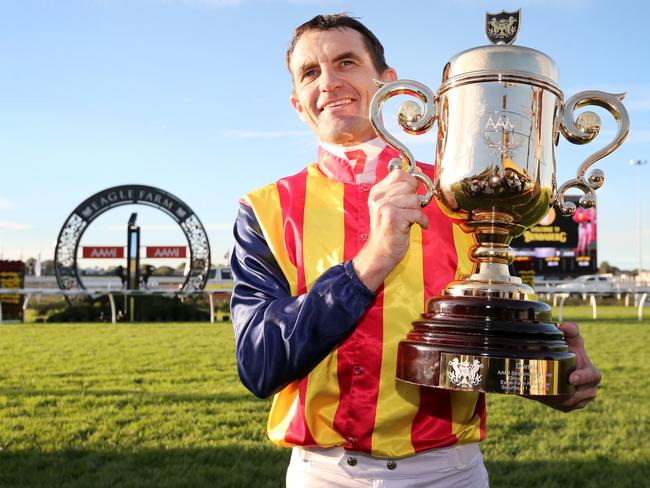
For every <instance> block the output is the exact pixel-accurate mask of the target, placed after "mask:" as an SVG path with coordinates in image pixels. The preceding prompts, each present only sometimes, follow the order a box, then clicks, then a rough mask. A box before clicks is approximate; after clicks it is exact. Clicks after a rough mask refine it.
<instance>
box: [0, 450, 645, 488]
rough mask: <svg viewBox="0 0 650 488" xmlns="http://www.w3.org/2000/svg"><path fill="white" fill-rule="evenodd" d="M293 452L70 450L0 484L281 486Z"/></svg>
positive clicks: (544, 464)
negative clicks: (290, 453)
mask: <svg viewBox="0 0 650 488" xmlns="http://www.w3.org/2000/svg"><path fill="white" fill-rule="evenodd" d="M288 460H289V450H285V449H279V448H274V447H272V446H268V447H258V446H242V447H232V446H223V447H212V448H200V449H198V448H197V449H191V448H188V449H164V448H161V449H149V450H137V451H134V452H110V451H84V450H66V451H58V452H52V453H43V452H39V451H18V452H4V453H0V486H3V487H4V486H11V487H48V488H49V487H54V486H57V487H65V488H72V487H74V488H78V487H88V486H92V487H143V488H144V487H147V488H148V487H198V488H200V487H208V486H210V487H215V486H218V487H223V488H228V487H255V488H265V487H280V486H284V474H285V470H286V466H287V463H288ZM486 464H487V467H488V471H489V473H490V481H491V486H493V487H499V488H501V487H521V486H534V487H546V488H551V487H562V488H565V487H576V488H577V487H581V488H582V487H593V488H596V487H607V488H612V487H617V488H626V487H638V486H647V485H646V484H645V483H646V482H647V479H648V476H650V472H649V471H650V469H649V468H650V465H649V464H648V463H617V462H612V461H609V460H607V459H595V460H593V461H575V462H571V461H561V460H558V461H554V462H550V461H540V462H516V461H512V462H500V461H494V462H487V463H486Z"/></svg>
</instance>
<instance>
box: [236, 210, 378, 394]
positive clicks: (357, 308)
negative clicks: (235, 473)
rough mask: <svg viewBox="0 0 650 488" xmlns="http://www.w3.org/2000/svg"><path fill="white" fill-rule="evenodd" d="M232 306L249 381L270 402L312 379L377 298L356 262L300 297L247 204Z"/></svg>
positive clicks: (241, 367)
mask: <svg viewBox="0 0 650 488" xmlns="http://www.w3.org/2000/svg"><path fill="white" fill-rule="evenodd" d="M234 233H235V250H234V252H233V254H232V258H231V266H232V272H233V278H234V280H235V285H234V288H233V293H232V298H231V302H230V308H231V312H232V319H233V326H234V328H235V340H236V355H237V368H238V371H239V377H240V379H241V381H242V383H243V384H244V385H245V386H246V387H247V388H248V389H249V390H250V391H251V392H253V393H254V394H255V395H256V396H258V397H260V398H265V397H267V396H269V395H272V394H274V393H277V392H278V391H280V390H281V389H282V388H284V387H285V386H286V385H287V384H289V383H291V382H292V381H294V380H297V379H299V378H302V377H304V376H305V375H307V373H309V371H310V370H311V369H312V368H314V367H315V366H316V365H317V364H318V363H320V362H321V361H322V360H323V359H324V358H325V357H326V356H327V355H328V354H329V353H330V352H331V351H332V350H333V349H334V348H335V347H336V346H337V344H339V343H340V342H341V341H342V340H343V339H344V338H345V337H346V336H347V335H348V334H349V333H350V332H351V331H352V329H353V328H354V326H355V323H356V322H357V321H358V320H359V319H360V318H361V316H362V315H363V314H364V313H365V311H366V310H367V308H368V307H369V306H370V305H371V304H372V302H373V301H374V299H375V295H374V293H372V292H371V291H370V290H369V289H368V288H367V287H366V286H365V285H364V284H363V283H362V282H361V281H360V280H359V278H358V276H357V275H356V273H355V272H354V270H353V268H352V263H351V261H346V262H345V263H343V264H339V265H336V266H332V267H331V268H330V269H328V270H327V271H325V273H323V274H322V275H321V276H320V277H319V278H318V279H317V280H316V281H315V282H314V283H313V285H312V286H311V287H310V289H309V292H307V293H304V294H302V295H299V296H292V295H291V292H290V289H289V284H288V282H287V280H286V278H285V277H284V274H283V273H282V271H281V269H280V266H279V265H278V263H277V261H276V259H275V257H274V256H273V254H272V253H271V250H270V248H269V246H268V244H267V243H266V240H265V239H264V236H263V234H262V230H261V228H260V225H259V223H258V222H257V219H256V217H255V214H254V212H253V210H252V209H251V208H250V207H248V206H247V205H245V204H240V208H239V214H238V215H237V221H236V222H235V229H234Z"/></svg>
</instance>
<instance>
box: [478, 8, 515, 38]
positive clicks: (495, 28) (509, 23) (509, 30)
mask: <svg viewBox="0 0 650 488" xmlns="http://www.w3.org/2000/svg"><path fill="white" fill-rule="evenodd" d="M520 19H521V9H519V10H517V11H515V12H506V11H505V10H502V11H501V12H499V13H496V14H492V13H490V12H485V35H486V36H487V38H488V39H489V40H490V42H492V43H494V44H512V43H513V42H515V39H516V38H517V34H518V33H519V22H520Z"/></svg>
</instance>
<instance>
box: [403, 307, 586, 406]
mask: <svg viewBox="0 0 650 488" xmlns="http://www.w3.org/2000/svg"><path fill="white" fill-rule="evenodd" d="M551 320H552V319H551V308H550V307H549V306H548V305H546V304H545V303H542V302H537V301H533V300H510V299H504V298H485V297H480V298H479V297H467V296H459V297H455V296H439V297H433V298H431V299H429V301H428V303H427V310H426V312H425V313H423V314H422V316H421V319H420V320H418V321H415V322H413V329H412V330H411V332H410V333H409V334H408V335H407V337H406V340H404V341H402V342H400V344H399V349H398V356H397V378H398V379H399V380H402V381H407V382H409V383H415V384H417V385H422V386H433V387H437V388H445V389H450V390H461V391H483V392H492V393H504V394H515V395H544V396H546V395H548V396H550V395H565V394H570V393H572V392H573V391H574V387H573V386H572V385H571V384H570V383H569V374H570V373H571V372H572V371H573V370H575V367H576V366H575V365H576V358H575V354H573V353H572V352H569V348H568V345H567V343H566V342H565V341H564V334H563V333H562V332H561V331H560V329H559V328H558V327H557V325H556V324H555V323H554V322H552V321H551Z"/></svg>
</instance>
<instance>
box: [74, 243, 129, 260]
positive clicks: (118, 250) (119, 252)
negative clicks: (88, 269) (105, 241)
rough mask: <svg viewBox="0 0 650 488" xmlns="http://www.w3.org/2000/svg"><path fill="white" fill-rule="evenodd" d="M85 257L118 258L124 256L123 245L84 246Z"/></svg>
mask: <svg viewBox="0 0 650 488" xmlns="http://www.w3.org/2000/svg"><path fill="white" fill-rule="evenodd" d="M82 253H83V254H82V256H83V257H84V259H116V258H123V257H124V248H123V247H122V246H84V247H83V248H82Z"/></svg>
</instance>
